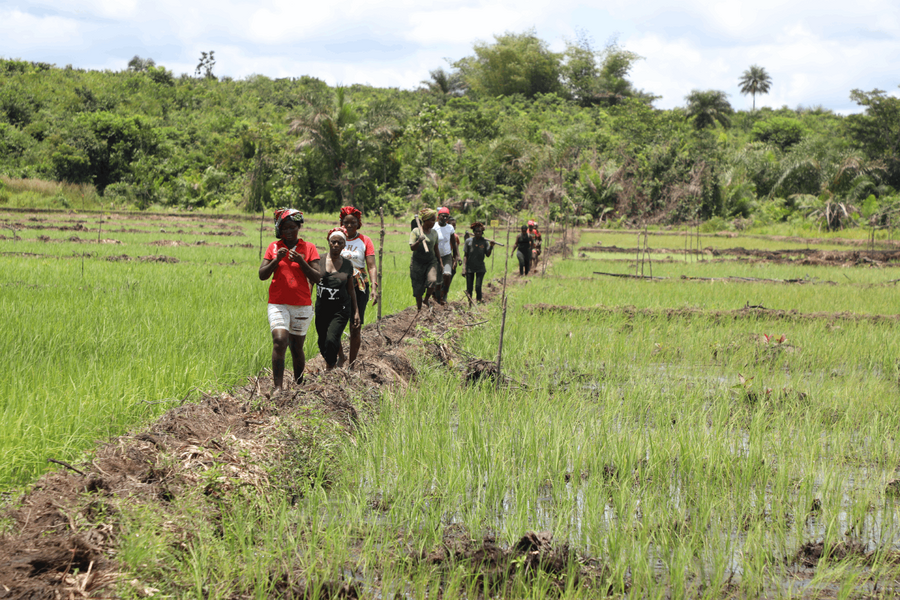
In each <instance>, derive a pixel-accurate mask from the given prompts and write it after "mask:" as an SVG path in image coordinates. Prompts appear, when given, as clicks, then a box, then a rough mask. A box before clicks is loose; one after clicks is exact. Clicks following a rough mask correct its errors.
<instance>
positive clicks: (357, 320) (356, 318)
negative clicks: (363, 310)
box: [350, 311, 362, 329]
mask: <svg viewBox="0 0 900 600" xmlns="http://www.w3.org/2000/svg"><path fill="white" fill-rule="evenodd" d="M361 325H362V322H361V320H360V318H359V311H357V312H355V313H353V323H352V324H351V325H350V326H351V327H352V328H353V329H359V327H360V326H361Z"/></svg>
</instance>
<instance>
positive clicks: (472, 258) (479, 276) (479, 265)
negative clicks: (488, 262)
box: [463, 221, 495, 302]
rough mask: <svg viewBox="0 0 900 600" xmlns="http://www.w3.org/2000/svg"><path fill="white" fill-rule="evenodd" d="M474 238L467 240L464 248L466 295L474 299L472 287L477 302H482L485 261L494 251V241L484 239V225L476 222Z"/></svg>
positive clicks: (473, 226) (485, 270)
mask: <svg viewBox="0 0 900 600" xmlns="http://www.w3.org/2000/svg"><path fill="white" fill-rule="evenodd" d="M472 233H473V234H474V236H473V237H470V238H467V239H466V242H465V246H464V250H465V264H464V267H463V270H464V271H465V274H466V294H468V296H469V298H471V297H472V287H473V285H474V287H475V300H476V301H477V302H481V284H482V282H483V281H484V274H485V273H486V272H487V267H485V263H484V259H485V258H486V257H488V256H490V255H491V252H492V251H493V250H494V244H495V242H493V241H488V240H486V239H484V224H483V223H479V222H478V221H475V222H474V223H472Z"/></svg>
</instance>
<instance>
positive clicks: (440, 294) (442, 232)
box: [434, 206, 460, 304]
mask: <svg viewBox="0 0 900 600" xmlns="http://www.w3.org/2000/svg"><path fill="white" fill-rule="evenodd" d="M437 218H438V220H437V225H436V226H435V228H434V229H435V231H437V234H438V253H439V254H440V257H441V258H440V264H439V266H440V268H441V270H442V274H443V282H442V283H441V285H439V286H438V288H437V291H436V292H435V297H436V298H437V301H438V302H439V303H440V304H447V298H448V296H449V295H450V282H451V281H453V275H454V274H455V273H456V266H457V265H458V264H460V260H459V245H458V244H457V237H456V230H455V229H454V228H453V225H451V224H450V223H449V221H450V209H449V208H447V207H446V206H442V207H440V208H439V209H438V217H437Z"/></svg>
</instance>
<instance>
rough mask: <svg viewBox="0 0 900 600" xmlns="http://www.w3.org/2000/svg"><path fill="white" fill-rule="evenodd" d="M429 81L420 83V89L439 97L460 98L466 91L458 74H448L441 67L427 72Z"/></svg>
mask: <svg viewBox="0 0 900 600" xmlns="http://www.w3.org/2000/svg"><path fill="white" fill-rule="evenodd" d="M428 74H429V75H431V79H425V80H423V81H421V84H422V89H426V90H428V91H430V92H433V93H435V94H437V95H439V96H461V95H462V94H464V93H465V91H466V85H465V82H464V81H463V79H462V77H460V74H459V72H458V71H457V72H448V71H445V70H444V69H443V67H438V68H437V69H435V70H434V71H429V72H428Z"/></svg>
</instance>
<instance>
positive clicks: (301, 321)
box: [259, 206, 378, 394]
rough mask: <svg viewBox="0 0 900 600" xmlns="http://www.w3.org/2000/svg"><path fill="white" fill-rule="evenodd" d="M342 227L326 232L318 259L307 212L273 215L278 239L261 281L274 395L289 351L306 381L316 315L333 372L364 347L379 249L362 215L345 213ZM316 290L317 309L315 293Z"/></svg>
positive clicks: (375, 299)
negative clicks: (303, 232)
mask: <svg viewBox="0 0 900 600" xmlns="http://www.w3.org/2000/svg"><path fill="white" fill-rule="evenodd" d="M339 223H340V224H339V225H338V226H337V227H335V228H333V229H331V230H330V231H329V232H328V235H327V236H326V240H327V243H328V253H327V254H326V255H325V259H324V260H322V258H321V257H320V256H319V251H318V249H317V248H316V245H315V244H313V243H310V242H307V241H305V240H303V239H301V238H300V236H299V233H300V227H302V225H303V213H302V212H301V211H299V210H296V209H293V208H286V209H280V210H277V211H275V237H276V240H275V241H274V242H272V243H271V244H269V247H268V248H267V249H266V253H265V255H264V257H263V261H262V264H261V265H260V267H259V278H260V279H261V280H263V281H265V280H266V279H269V277H271V278H272V282H271V283H270V284H269V305H268V313H269V328H270V329H271V331H272V379H273V385H274V391H273V393H274V394H280V393H281V391H282V390H283V388H284V360H285V356H286V353H287V350H288V348H290V350H291V361H292V363H293V367H294V380H295V382H296V383H298V384H299V383H302V382H303V371H304V369H305V368H306V355H305V354H304V351H303V344H304V342H305V341H306V334H307V332H308V331H309V326H310V325H311V324H312V322H313V317H315V324H316V333H317V335H318V339H319V351H320V352H321V353H322V357H323V358H324V359H325V368H326V369H327V370H331V369H333V368H334V367H335V366H340V365H342V364H344V363H345V362H350V363H352V362H353V361H355V360H356V357H357V355H358V353H359V347H360V345H361V343H362V332H361V330H362V325H363V322H364V321H365V315H366V306H368V304H369V302H370V301H371V303H372V304H375V303H376V302H378V279H377V277H376V271H375V246H374V244H372V240H371V239H370V238H369V237H368V236H365V235H363V234H361V233H359V228H360V227H361V226H362V213H361V212H360V211H359V210H358V209H356V208H354V207H352V206H345V207H344V208H342V209H341V213H340V217H339ZM311 285H315V286H316V308H315V312H313V308H312V289H311ZM348 323H349V324H350V348H349V354H350V356H349V357H345V356H344V350H343V345H342V344H341V336H342V335H343V333H344V329H346V327H347V324H348Z"/></svg>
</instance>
